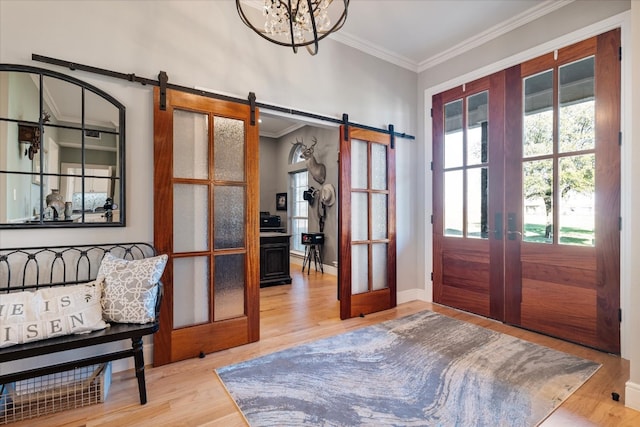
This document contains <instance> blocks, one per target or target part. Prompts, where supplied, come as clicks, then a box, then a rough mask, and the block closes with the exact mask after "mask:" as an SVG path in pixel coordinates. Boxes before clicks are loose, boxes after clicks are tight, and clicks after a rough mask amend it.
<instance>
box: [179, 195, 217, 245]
mask: <svg viewBox="0 0 640 427" xmlns="http://www.w3.org/2000/svg"><path fill="white" fill-rule="evenodd" d="M173 230H174V235H173V251H174V252H176V253H179V252H195V251H204V250H207V249H209V187H208V186H206V185H190V184H175V185H174V186H173Z"/></svg>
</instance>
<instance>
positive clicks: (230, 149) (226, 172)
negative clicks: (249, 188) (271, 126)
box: [213, 116, 245, 181]
mask: <svg viewBox="0 0 640 427" xmlns="http://www.w3.org/2000/svg"><path fill="white" fill-rule="evenodd" d="M244 137H245V134H244V122H243V121H242V120H236V119H228V118H225V117H217V116H216V117H215V118H214V119H213V159H214V167H215V172H214V177H215V179H217V180H221V181H244V155H245V153H244Z"/></svg>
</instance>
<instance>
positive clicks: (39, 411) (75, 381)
mask: <svg viewBox="0 0 640 427" xmlns="http://www.w3.org/2000/svg"><path fill="white" fill-rule="evenodd" d="M110 384H111V363H110V362H109V363H101V364H98V365H90V366H85V367H80V368H74V369H72V370H69V371H65V372H60V373H55V374H50V375H44V376H41V377H36V378H30V379H27V380H22V381H16V382H15V383H10V384H2V385H0V424H8V423H12V422H16V421H22V420H27V419H30V418H34V417H39V416H42V415H47V414H52V413H54V412H60V411H64V410H67V409H73V408H79V407H82V406H87V405H93V404H96V403H101V402H104V400H105V399H106V397H107V393H108V391H109V385H110Z"/></svg>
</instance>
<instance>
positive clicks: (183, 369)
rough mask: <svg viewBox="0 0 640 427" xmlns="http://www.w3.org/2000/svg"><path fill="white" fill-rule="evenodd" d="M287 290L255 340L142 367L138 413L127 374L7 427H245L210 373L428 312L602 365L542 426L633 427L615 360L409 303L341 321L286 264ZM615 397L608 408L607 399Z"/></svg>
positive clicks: (328, 284) (331, 289) (312, 280)
mask: <svg viewBox="0 0 640 427" xmlns="http://www.w3.org/2000/svg"><path fill="white" fill-rule="evenodd" d="M291 272H292V275H293V283H292V284H291V285H281V286H273V287H269V288H263V289H262V290H261V310H260V311H261V340H260V341H259V342H257V343H253V344H248V345H245V346H242V347H238V348H233V349H230V350H225V351H220V352H217V353H212V354H209V355H207V356H206V357H205V358H204V359H190V360H185V361H182V362H178V363H173V364H170V365H165V366H162V367H159V368H153V367H151V366H149V367H147V370H146V375H147V391H148V400H149V402H148V403H147V404H146V405H144V406H141V405H140V404H139V401H138V390H137V382H136V380H135V375H134V373H133V372H132V371H127V372H119V373H117V374H114V375H113V378H112V382H111V388H110V391H109V395H108V397H107V401H106V402H105V403H103V404H98V405H92V406H88V407H85V408H80V409H75V410H70V411H65V412H61V413H58V414H53V415H50V416H45V417H40V418H35V419H31V420H27V421H23V422H20V423H15V424H12V425H13V426H36V427H37V426H47V427H50V426H66V427H71V426H74V427H75V426H114V427H115V426H118V427H120V426H147V425H153V426H224V427H234V426H246V425H247V424H246V423H245V421H244V418H243V417H242V415H241V413H240V412H239V411H238V409H237V408H236V406H235V404H234V402H233V400H232V399H231V398H230V397H229V396H228V395H227V393H226V391H225V389H224V387H223V386H222V384H221V383H220V381H219V380H218V379H217V377H216V375H215V374H214V372H213V371H214V369H216V368H218V367H221V366H225V365H228V364H232V363H235V362H239V361H242V360H247V359H250V358H254V357H256V356H260V355H263V354H267V353H271V352H274V351H276V350H280V349H283V348H287V347H291V346H294V345H297V344H300V343H303V342H308V341H312V340H316V339H319V338H323V337H327V336H331V335H335V334H339V333H342V332H345V331H348V330H351V329H356V328H360V327H363V326H366V325H370V324H374V323H378V322H381V321H384V320H388V319H393V318H397V317H402V316H405V315H408V314H412V313H415V312H418V311H421V310H433V311H436V312H438V313H442V314H446V315H449V316H452V317H455V318H458V319H462V320H465V321H469V322H471V323H475V324H477V325H480V326H483V327H486V328H489V329H493V330H496V331H499V332H503V333H506V334H510V335H513V336H517V337H520V338H523V339H527V340H530V341H533V342H536V343H539V344H542V345H546V346H549V347H552V348H555V349H558V350H561V351H565V352H567V353H571V354H575V355H577V356H581V357H584V358H587V359H591V360H594V361H597V362H599V363H602V365H603V366H602V368H601V369H600V370H598V372H596V373H595V375H594V376H593V377H592V378H591V379H590V380H589V381H588V382H587V383H586V384H585V385H583V386H582V387H581V388H580V389H578V391H576V392H575V393H574V394H573V395H572V396H571V397H570V398H569V399H568V400H567V401H566V402H564V403H563V404H562V406H560V408H558V410H556V411H555V412H554V413H553V414H552V415H551V416H550V417H549V418H548V419H547V420H546V421H545V422H544V423H543V424H542V425H543V426H545V427H550V426H638V425H640V412H637V411H633V410H631V409H627V408H625V406H624V403H623V402H624V385H625V381H626V380H627V378H628V375H629V366H628V362H627V361H625V360H623V359H620V358H619V357H616V356H612V355H609V354H605V353H601V352H598V351H595V350H591V349H588V348H584V347H580V346H578V345H574V344H570V343H566V342H563V341H559V340H556V339H553V338H549V337H546V336H542V335H539V334H536V333H532V332H529V331H525V330H522V329H517V328H513V327H510V326H506V325H503V324H501V323H498V322H495V321H492V320H488V319H485V318H482V317H478V316H475V315H471V314H468V313H463V312H459V311H457V310H453V309H450V308H447V307H442V306H439V305H437V304H431V303H427V302H422V301H413V302H409V303H405V304H401V305H399V306H398V307H397V308H395V309H392V310H387V311H385V312H382V313H376V314H371V315H368V316H366V317H364V318H355V319H350V320H346V321H341V320H340V318H339V307H338V301H336V295H337V294H336V285H335V283H336V282H335V280H336V278H335V277H334V276H330V275H328V274H324V275H322V274H320V273H316V272H314V271H312V272H311V274H310V275H309V276H307V275H306V274H304V275H302V274H300V266H297V265H292V266H291ZM612 392H616V393H619V394H620V401H619V402H615V401H613V400H612V398H611V393H612Z"/></svg>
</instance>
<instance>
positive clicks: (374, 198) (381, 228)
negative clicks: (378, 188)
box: [371, 193, 387, 240]
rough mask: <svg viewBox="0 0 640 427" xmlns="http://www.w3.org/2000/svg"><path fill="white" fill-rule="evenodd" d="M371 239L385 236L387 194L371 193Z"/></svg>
mask: <svg viewBox="0 0 640 427" xmlns="http://www.w3.org/2000/svg"><path fill="white" fill-rule="evenodd" d="M371 221H372V222H373V224H371V233H372V235H371V239H372V240H380V239H386V238H387V195H386V194H377V193H373V194H372V195H371Z"/></svg>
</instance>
